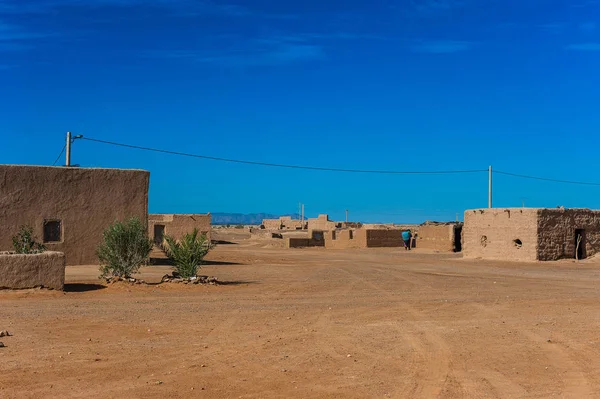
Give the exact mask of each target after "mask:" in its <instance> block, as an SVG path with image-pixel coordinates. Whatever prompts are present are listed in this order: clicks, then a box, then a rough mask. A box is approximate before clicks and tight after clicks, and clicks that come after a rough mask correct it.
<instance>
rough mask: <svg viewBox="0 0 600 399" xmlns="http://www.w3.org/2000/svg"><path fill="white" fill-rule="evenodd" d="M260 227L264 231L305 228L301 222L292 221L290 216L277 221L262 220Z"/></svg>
mask: <svg viewBox="0 0 600 399" xmlns="http://www.w3.org/2000/svg"><path fill="white" fill-rule="evenodd" d="M262 226H263V227H264V228H265V229H266V230H302V229H304V228H305V227H306V222H304V225H303V223H302V221H300V220H297V219H292V217H291V216H282V217H280V218H279V219H263V221H262Z"/></svg>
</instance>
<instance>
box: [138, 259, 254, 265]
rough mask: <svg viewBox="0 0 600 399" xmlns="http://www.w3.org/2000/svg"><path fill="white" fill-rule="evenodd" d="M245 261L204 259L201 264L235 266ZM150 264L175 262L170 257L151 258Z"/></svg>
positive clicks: (170, 263)
mask: <svg viewBox="0 0 600 399" xmlns="http://www.w3.org/2000/svg"><path fill="white" fill-rule="evenodd" d="M243 264H244V263H237V262H227V261H225V262H222V261H218V260H204V261H202V264H201V265H200V266H235V265H243ZM149 266H174V263H173V261H172V260H171V259H169V258H150V265H149Z"/></svg>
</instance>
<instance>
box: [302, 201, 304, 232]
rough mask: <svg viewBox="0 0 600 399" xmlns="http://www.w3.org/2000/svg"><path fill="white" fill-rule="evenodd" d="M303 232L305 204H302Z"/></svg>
mask: <svg viewBox="0 0 600 399" xmlns="http://www.w3.org/2000/svg"><path fill="white" fill-rule="evenodd" d="M302 230H304V204H302Z"/></svg>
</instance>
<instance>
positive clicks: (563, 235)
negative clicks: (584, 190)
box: [463, 208, 600, 261]
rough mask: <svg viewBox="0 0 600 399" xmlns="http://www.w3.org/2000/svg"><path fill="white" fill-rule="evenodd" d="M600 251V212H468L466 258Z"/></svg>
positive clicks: (549, 256) (525, 257)
mask: <svg viewBox="0 0 600 399" xmlns="http://www.w3.org/2000/svg"><path fill="white" fill-rule="evenodd" d="M599 251H600V211H593V210H590V209H564V208H555V209H545V208H494V209H474V210H468V211H466V212H465V224H464V229H463V253H464V256H465V257H466V258H484V259H500V260H514V261H537V260H540V261H549V260H558V259H565V258H571V259H575V258H578V259H584V258H586V257H588V256H591V255H594V254H596V253H598V252H599Z"/></svg>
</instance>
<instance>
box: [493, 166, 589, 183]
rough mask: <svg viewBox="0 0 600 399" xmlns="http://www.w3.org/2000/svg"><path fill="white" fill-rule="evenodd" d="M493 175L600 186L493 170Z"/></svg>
mask: <svg viewBox="0 0 600 399" xmlns="http://www.w3.org/2000/svg"><path fill="white" fill-rule="evenodd" d="M494 173H497V174H500V175H505V176H512V177H519V178H522V179H531V180H541V181H549V182H553V183H564V184H579V185H584V186H600V183H590V182H582V181H573V180H560V179H550V178H546V177H537V176H528V175H520V174H517V173H509V172H502V171H498V170H495V171H494Z"/></svg>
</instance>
